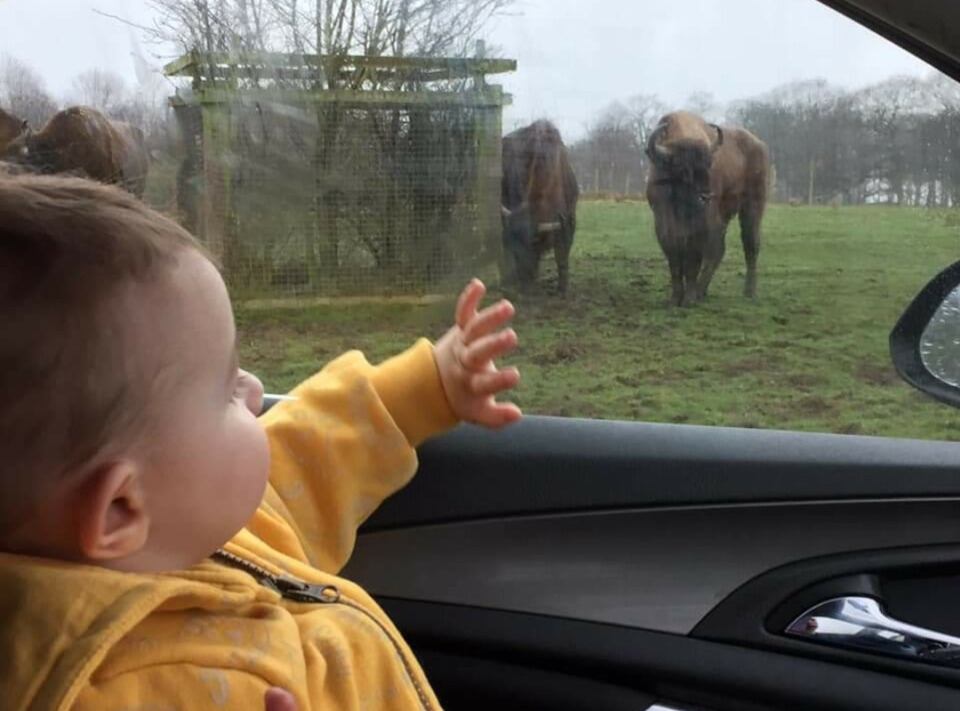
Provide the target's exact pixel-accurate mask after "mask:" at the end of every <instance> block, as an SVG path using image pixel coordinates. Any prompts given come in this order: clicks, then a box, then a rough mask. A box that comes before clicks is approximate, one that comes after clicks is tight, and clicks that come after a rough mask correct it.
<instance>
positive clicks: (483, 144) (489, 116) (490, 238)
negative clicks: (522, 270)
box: [474, 86, 504, 279]
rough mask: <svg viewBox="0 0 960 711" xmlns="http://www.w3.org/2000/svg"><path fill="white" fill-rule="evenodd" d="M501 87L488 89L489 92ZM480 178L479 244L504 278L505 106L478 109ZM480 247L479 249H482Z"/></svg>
mask: <svg viewBox="0 0 960 711" xmlns="http://www.w3.org/2000/svg"><path fill="white" fill-rule="evenodd" d="M491 90H493V91H496V92H497V94H498V95H499V93H500V87H497V86H491V87H488V91H491ZM474 120H475V127H476V148H477V174H476V184H475V187H474V196H475V201H476V206H477V228H478V230H479V235H478V236H479V244H480V245H482V246H483V247H484V248H485V249H484V251H485V252H486V253H487V254H488V255H490V256H489V258H490V259H491V260H496V263H497V264H498V265H499V268H500V278H501V279H503V276H504V264H503V245H502V241H503V239H502V238H503V224H502V222H501V218H500V183H501V181H502V178H503V142H502V140H503V139H502V135H503V115H502V106H499V105H498V106H484V107H480V108H477V109H476V118H475V119H474ZM478 246H479V245H478Z"/></svg>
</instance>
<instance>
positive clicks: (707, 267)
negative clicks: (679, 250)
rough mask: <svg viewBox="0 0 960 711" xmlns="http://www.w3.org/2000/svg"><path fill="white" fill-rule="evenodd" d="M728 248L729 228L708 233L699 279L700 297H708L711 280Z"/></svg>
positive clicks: (698, 289) (698, 291) (698, 290)
mask: <svg viewBox="0 0 960 711" xmlns="http://www.w3.org/2000/svg"><path fill="white" fill-rule="evenodd" d="M726 250H727V228H726V226H724V227H722V228H721V229H720V230H719V231H716V230H714V231H711V232H710V233H709V234H708V235H707V243H706V246H705V248H704V250H703V268H702V269H701V271H700V276H699V278H698V280H697V294H698V296H699V298H701V299H705V298H707V290H708V289H709V288H710V282H711V281H713V275H714V273H715V272H716V271H717V267H718V266H720V262H722V261H723V255H724V253H725V252H726Z"/></svg>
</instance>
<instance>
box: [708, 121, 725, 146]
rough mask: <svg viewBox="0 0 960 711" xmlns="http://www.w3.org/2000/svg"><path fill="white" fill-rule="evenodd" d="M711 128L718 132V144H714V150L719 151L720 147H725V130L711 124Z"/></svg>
mask: <svg viewBox="0 0 960 711" xmlns="http://www.w3.org/2000/svg"><path fill="white" fill-rule="evenodd" d="M709 126H710V128H713V129H716V131H717V142H716V143H714V144H713V150H717V149H718V148H719V147H720V146H722V145H723V129H722V128H720V127H719V126H718V125H717V124H715V123H711V124H709Z"/></svg>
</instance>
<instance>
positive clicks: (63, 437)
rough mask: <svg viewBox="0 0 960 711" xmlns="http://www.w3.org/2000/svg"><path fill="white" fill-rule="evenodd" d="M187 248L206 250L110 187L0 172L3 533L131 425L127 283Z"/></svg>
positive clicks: (147, 276) (142, 400)
mask: <svg viewBox="0 0 960 711" xmlns="http://www.w3.org/2000/svg"><path fill="white" fill-rule="evenodd" d="M188 249H195V250H199V251H201V252H203V249H202V247H201V246H200V244H199V243H198V242H197V241H196V240H195V239H194V238H193V237H192V236H191V235H190V234H189V233H188V232H187V231H185V230H184V229H183V228H181V227H180V226H179V225H177V224H176V223H175V222H174V221H173V220H170V219H168V218H166V217H164V216H163V215H161V214H160V213H158V212H155V211H154V210H151V209H150V208H149V207H147V206H146V205H144V204H143V203H142V202H140V201H139V200H137V199H136V198H134V197H133V196H131V195H129V194H128V193H126V192H123V191H122V190H120V189H118V188H114V187H110V186H106V185H101V184H99V183H94V182H91V181H88V180H82V179H79V178H64V177H42V176H5V175H3V173H0V403H2V405H0V534H3V533H6V532H9V531H10V530H12V529H13V528H15V527H16V526H18V525H19V524H21V523H22V522H23V521H24V520H26V519H27V518H28V517H30V515H31V511H32V510H33V506H34V505H35V504H36V503H37V501H38V500H39V499H40V498H41V497H42V496H43V495H44V493H45V492H47V491H49V487H50V486H51V485H52V484H55V483H56V482H57V481H59V480H61V479H62V477H64V476H65V475H68V474H78V473H79V472H82V470H83V469H84V468H89V467H91V466H93V465H94V464H95V463H96V460H97V458H98V457H101V456H103V455H104V453H105V452H106V451H108V450H109V448H110V447H111V446H116V444H117V443H118V442H121V443H122V442H128V441H130V439H131V438H132V437H134V436H135V435H136V431H137V428H138V427H140V426H141V425H142V420H143V416H142V413H143V409H144V407H145V405H146V404H147V403H146V400H147V398H148V394H149V382H146V381H147V380H148V379H149V374H147V373H144V372H143V369H142V368H141V367H139V366H138V364H137V363H135V362H133V361H135V360H136V359H135V358H134V357H133V354H132V353H130V352H129V350H128V349H126V348H125V347H124V346H125V344H126V343H128V342H129V337H128V334H127V332H126V331H129V328H127V329H126V330H125V326H126V322H127V321H129V319H130V318H131V309H130V308H129V306H127V304H128V299H126V298H125V295H127V294H129V293H130V291H131V290H132V288H133V287H134V286H135V285H136V284H146V283H148V282H150V281H151V280H153V279H156V278H157V277H158V276H160V275H163V274H164V273H166V272H167V271H168V270H169V269H172V267H173V266H174V265H175V264H176V263H177V259H178V255H179V254H181V253H182V252H183V251H184V250H188Z"/></svg>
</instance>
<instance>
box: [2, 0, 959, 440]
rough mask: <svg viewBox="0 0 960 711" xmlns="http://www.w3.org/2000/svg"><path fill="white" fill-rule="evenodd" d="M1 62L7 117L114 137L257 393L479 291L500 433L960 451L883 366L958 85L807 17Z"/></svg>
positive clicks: (109, 35)
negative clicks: (467, 289)
mask: <svg viewBox="0 0 960 711" xmlns="http://www.w3.org/2000/svg"><path fill="white" fill-rule="evenodd" d="M0 47H2V48H3V50H2V51H3V55H2V58H0V109H3V110H4V111H6V112H8V113H9V114H10V115H12V116H15V117H16V119H17V121H19V120H20V119H22V120H26V121H28V122H29V124H30V126H32V127H35V129H36V130H41V129H42V127H43V126H44V124H45V122H46V121H48V120H49V119H50V118H51V117H52V116H54V115H55V114H56V112H58V111H60V110H63V109H65V108H67V107H70V106H74V105H83V106H87V107H91V108H92V109H95V110H97V111H99V112H101V113H103V114H104V115H105V116H107V117H109V118H110V119H111V120H114V121H116V122H123V123H125V124H128V126H129V128H128V129H126V130H130V131H132V132H133V135H134V137H135V140H137V141H141V142H142V145H143V147H144V151H145V156H146V158H145V160H146V166H145V167H142V168H141V169H138V170H141V171H142V173H144V174H145V178H144V182H143V185H141V186H139V187H138V185H137V179H136V178H134V179H131V181H132V182H131V181H128V183H129V184H127V185H126V186H125V187H127V188H128V189H131V190H133V191H138V190H139V192H140V193H141V194H142V196H143V199H144V200H146V201H148V202H149V203H150V204H151V205H153V206H155V207H156V208H158V209H160V210H162V211H164V212H165V213H167V214H169V215H171V216H173V217H174V218H175V219H177V220H179V221H180V222H181V223H183V224H184V225H186V226H187V227H188V228H189V229H191V230H192V231H194V232H195V233H196V234H198V236H200V237H201V239H203V240H204V242H205V243H206V244H207V246H208V248H209V249H210V251H211V252H212V253H213V254H214V255H215V256H216V257H217V258H218V260H219V261H220V263H221V264H222V267H223V272H224V275H225V277H226V280H227V282H228V285H229V287H230V290H231V294H232V296H233V298H234V302H235V306H236V311H237V318H238V324H239V340H240V350H241V359H242V360H243V361H244V363H245V367H247V368H248V369H250V370H253V371H255V372H257V373H258V374H259V375H260V376H261V378H262V379H263V381H264V382H265V383H266V386H267V389H268V390H271V391H275V392H282V391H285V390H287V389H289V388H290V387H292V386H293V385H295V384H296V383H297V382H298V381H299V380H300V379H302V378H304V377H305V376H307V375H309V374H310V373H311V372H313V371H314V370H315V369H316V368H317V367H318V365H320V364H322V363H324V362H326V361H327V360H329V359H330V358H332V357H334V356H335V355H337V354H339V353H341V352H343V351H345V350H349V349H353V348H359V349H361V350H363V351H364V352H365V353H366V354H367V355H368V357H369V358H370V359H371V360H374V361H375V360H379V359H382V358H384V357H387V356H388V355H390V354H392V353H395V352H397V351H398V350H399V349H402V348H404V347H405V346H406V345H408V344H409V343H411V341H412V340H413V339H414V338H416V337H418V336H421V335H426V336H430V337H434V338H435V337H438V336H439V335H440V334H441V333H442V332H443V331H444V330H445V329H446V328H447V327H448V325H449V323H450V320H451V312H452V299H453V298H454V295H455V294H456V293H457V292H458V291H459V288H460V287H461V285H462V284H463V283H464V282H465V280H466V279H467V278H468V277H470V276H473V275H477V276H480V277H481V278H483V279H484V281H485V282H486V283H487V284H488V286H489V288H490V294H491V297H492V298H496V297H499V296H500V295H506V296H509V298H511V299H513V300H514V302H515V303H516V304H517V307H518V316H517V318H516V328H517V331H518V332H519V335H520V340H521V346H520V349H519V351H518V352H517V353H516V354H515V356H513V357H512V358H511V362H512V363H514V364H516V365H518V366H519V368H520V370H521V372H522V376H523V381H522V384H521V386H520V387H519V389H518V390H517V392H516V401H517V402H518V403H519V404H520V405H521V406H522V407H523V408H524V410H525V412H527V413H529V414H544V415H559V416H569V417H591V418H603V419H626V420H643V421H652V422H666V423H683V424H699V425H723V426H733V427H749V428H776V429H798V430H808V431H819V432H835V433H848V434H868V435H884V436H905V437H924V438H945V439H957V438H960V421H957V420H956V418H953V417H952V415H951V414H950V413H949V412H947V411H945V410H944V409H943V408H942V406H938V405H936V404H935V403H933V402H932V401H928V400H927V399H925V398H924V397H923V396H922V395H920V394H918V393H916V392H914V391H913V390H912V389H910V388H909V387H907V386H906V385H904V384H902V383H901V382H900V381H899V379H898V378H897V376H896V374H895V372H894V370H893V368H892V366H891V364H890V359H889V354H888V347H887V336H888V333H889V329H890V327H891V326H892V324H893V323H894V321H895V320H896V318H897V316H898V315H899V313H900V312H901V311H902V310H903V308H904V307H905V306H906V305H907V303H908V302H909V300H910V298H911V297H912V296H913V295H914V294H915V293H916V292H917V291H918V290H919V289H920V287H921V286H922V285H923V284H924V283H925V281H926V280H927V279H928V278H929V277H930V276H932V275H933V274H934V273H936V272H937V271H938V270H939V269H941V268H942V267H944V266H946V265H947V264H949V263H950V262H952V261H954V260H955V259H956V256H957V251H958V246H960V240H958V238H960V207H958V203H960V155H958V154H957V146H958V145H960V143H958V141H960V88H958V85H957V84H956V83H955V82H954V81H952V80H951V79H949V78H947V77H945V76H944V75H942V74H940V73H938V72H936V71H935V70H933V69H931V68H930V67H929V66H927V65H925V64H923V63H922V62H921V61H919V60H917V59H916V58H914V57H912V56H911V55H909V54H907V53H906V52H904V51H903V50H901V49H899V48H897V47H896V46H894V45H893V44H891V43H890V42H888V41H886V40H884V39H881V38H880V37H878V36H876V35H874V34H872V33H870V32H869V31H868V30H866V29H864V28H862V27H859V26H858V25H856V24H855V23H853V22H851V21H850V20H848V19H846V18H844V17H842V16H841V15H839V14H837V13H835V12H833V11H831V10H829V9H827V8H825V7H824V6H822V5H821V4H820V3H818V2H814V1H813V0H781V1H779V2H777V3H770V2H769V0H723V1H721V0H680V1H678V2H673V3H662V2H658V3H653V2H636V1H635V0H633V1H629V0H597V1H596V2H592V3H585V2H575V1H574V0H524V1H523V2H514V1H511V0H483V1H481V2H475V1H474V0H396V1H395V2H383V1H381V0H377V1H374V0H343V1H342V2H331V1H326V2H324V1H322V0H299V1H298V0H217V1H216V2H214V1H213V0H191V1H190V2H185V1H183V0H124V1H121V0H102V1H101V2H99V3H97V4H96V7H95V8H91V7H90V6H89V5H88V4H86V3H75V2H71V1H69V0H29V1H28V0H4V1H3V2H0ZM676 112H685V113H680V114H677V113H676ZM664 116H670V118H669V119H668V120H667V121H665V122H662V121H661V119H662V118H663V117H664ZM19 125H20V124H19V123H11V124H8V125H7V128H8V130H9V131H10V132H11V133H15V132H16V131H15V129H17V127H19ZM4 130H5V129H4V125H3V122H2V121H0V147H2V145H3V141H4V140H5V139H9V138H11V136H5V134H4ZM7 159H8V160H14V161H15V160H16V159H17V157H16V155H12V156H11V155H8V156H7ZM133 174H135V175H140V173H136V171H134V173H133ZM742 228H743V229H745V231H746V232H747V233H748V239H747V240H746V243H742V241H741V230H742ZM745 247H746V253H745ZM670 254H673V261H674V264H673V266H672V269H673V271H674V273H675V274H674V276H673V277H672V276H671V264H670V261H671V257H670ZM754 263H755V266H752V265H753V264H754ZM711 265H712V266H711ZM714 267H715V272H713V274H712V279H707V278H706V277H705V275H704V273H705V271H708V272H709V271H712V270H713V268H714ZM745 292H746V295H745Z"/></svg>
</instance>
